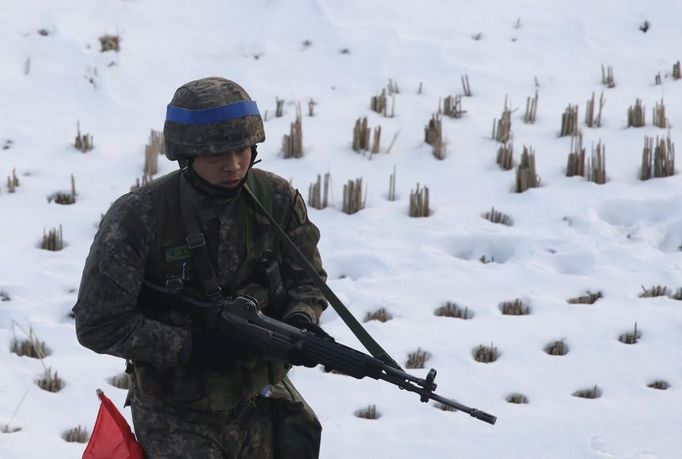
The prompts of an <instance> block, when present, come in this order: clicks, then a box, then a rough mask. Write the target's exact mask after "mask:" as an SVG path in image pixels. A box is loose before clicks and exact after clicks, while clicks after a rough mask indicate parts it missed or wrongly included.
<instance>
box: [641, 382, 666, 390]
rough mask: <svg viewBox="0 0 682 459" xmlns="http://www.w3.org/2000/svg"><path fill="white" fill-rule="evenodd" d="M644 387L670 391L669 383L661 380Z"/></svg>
mask: <svg viewBox="0 0 682 459" xmlns="http://www.w3.org/2000/svg"><path fill="white" fill-rule="evenodd" d="M646 386H647V387H651V388H652V389H658V390H668V389H670V383H668V381H663V380H658V381H654V382H652V383H650V384H647V385H646Z"/></svg>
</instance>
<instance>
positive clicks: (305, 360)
mask: <svg viewBox="0 0 682 459" xmlns="http://www.w3.org/2000/svg"><path fill="white" fill-rule="evenodd" d="M284 322H286V323H288V324H289V325H291V326H293V327H296V328H300V329H301V330H302V331H304V332H310V333H312V334H314V335H315V336H317V337H319V338H323V339H328V340H330V341H334V338H332V337H331V336H330V335H329V334H328V333H327V332H325V331H324V330H322V327H320V326H319V325H317V324H316V323H314V322H312V321H311V320H310V318H309V317H308V316H307V315H305V314H301V313H294V314H292V315H290V316H289V317H286V318H285V319H284ZM289 363H291V364H292V365H303V366H306V367H308V368H314V367H316V366H317V364H318V362H317V361H315V360H313V359H311V358H309V357H306V356H305V355H304V354H302V353H301V352H300V351H296V352H295V353H294V355H292V356H291V358H290V359H289Z"/></svg>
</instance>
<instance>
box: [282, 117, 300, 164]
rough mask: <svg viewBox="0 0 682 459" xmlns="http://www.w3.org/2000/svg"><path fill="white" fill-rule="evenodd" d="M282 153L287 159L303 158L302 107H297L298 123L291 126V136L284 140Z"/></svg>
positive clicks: (286, 136) (285, 136)
mask: <svg viewBox="0 0 682 459" xmlns="http://www.w3.org/2000/svg"><path fill="white" fill-rule="evenodd" d="M282 152H283V153H284V157H285V158H301V157H302V156H303V126H302V124H301V106H300V105H299V106H297V107H296V121H294V122H293V123H291V125H290V126H289V135H286V134H285V135H284V137H283V138H282Z"/></svg>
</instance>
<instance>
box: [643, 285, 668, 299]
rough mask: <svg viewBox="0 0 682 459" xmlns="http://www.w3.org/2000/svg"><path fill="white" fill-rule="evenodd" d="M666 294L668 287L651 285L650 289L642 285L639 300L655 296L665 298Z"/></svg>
mask: <svg viewBox="0 0 682 459" xmlns="http://www.w3.org/2000/svg"><path fill="white" fill-rule="evenodd" d="M667 294H668V287H666V286H664V285H653V286H652V287H651V288H646V287H644V286H643V285H642V293H640V294H639V297H640V298H654V297H657V296H665V295H667Z"/></svg>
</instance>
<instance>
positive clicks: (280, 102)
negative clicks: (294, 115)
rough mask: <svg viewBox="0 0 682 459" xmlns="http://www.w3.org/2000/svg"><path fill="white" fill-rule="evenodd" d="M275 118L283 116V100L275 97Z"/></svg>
mask: <svg viewBox="0 0 682 459" xmlns="http://www.w3.org/2000/svg"><path fill="white" fill-rule="evenodd" d="M275 105H276V108H275V118H281V117H282V116H283V115H284V99H280V98H279V97H277V96H275Z"/></svg>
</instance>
